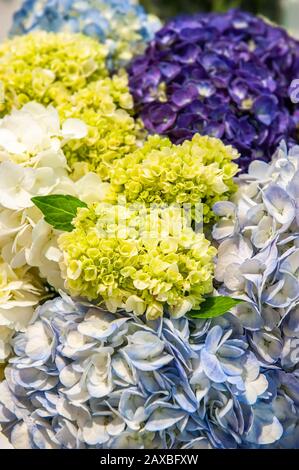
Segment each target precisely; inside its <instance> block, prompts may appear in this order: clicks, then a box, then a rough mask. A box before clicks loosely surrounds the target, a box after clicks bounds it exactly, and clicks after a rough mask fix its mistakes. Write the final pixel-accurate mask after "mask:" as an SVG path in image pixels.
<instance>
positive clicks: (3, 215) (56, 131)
mask: <svg viewBox="0 0 299 470" xmlns="http://www.w3.org/2000/svg"><path fill="white" fill-rule="evenodd" d="M86 132H87V129H86V126H85V124H84V123H83V122H81V121H79V120H77V119H68V120H66V121H65V122H63V123H62V125H61V123H60V120H59V116H58V113H57V111H56V110H55V109H54V108H53V107H51V106H49V107H47V108H45V107H44V106H42V105H40V104H37V103H33V102H32V103H28V104H26V105H25V106H24V107H23V108H22V109H21V110H15V111H13V112H12V113H11V114H10V115H7V116H5V117H4V118H3V119H2V120H0V259H1V264H0V265H1V275H0V338H1V347H0V360H1V357H2V356H6V355H7V354H8V352H9V341H10V339H11V336H12V334H13V332H14V330H17V331H18V330H20V329H21V328H24V327H25V326H26V325H27V323H28V321H29V320H30V318H31V315H32V313H33V310H34V307H35V306H36V305H37V303H38V302H39V301H40V300H41V297H42V295H44V294H45V292H44V289H45V287H43V288H42V287H41V278H42V279H44V280H46V281H47V282H48V283H49V284H50V285H51V286H53V287H55V288H59V287H62V286H63V281H62V278H61V273H60V268H59V264H58V262H59V260H60V257H61V252H60V250H59V248H58V243H57V238H58V235H59V232H58V231H57V230H54V229H53V228H52V227H51V226H50V225H48V224H47V223H46V222H45V221H44V219H43V217H42V214H41V212H40V211H39V210H38V209H37V207H35V206H34V204H33V202H32V200H31V199H32V197H34V196H45V195H49V194H70V195H74V196H78V195H80V198H81V199H82V200H83V201H85V202H87V203H88V202H90V201H101V200H102V199H105V197H106V196H105V195H106V194H107V192H108V191H109V185H107V184H106V183H102V181H101V180H100V178H99V177H98V176H97V175H96V174H93V173H88V174H87V175H85V176H84V177H82V178H80V179H79V180H78V181H77V182H76V183H74V182H73V181H72V180H71V179H70V177H69V175H68V171H67V162H66V158H65V156H64V153H63V150H62V147H63V145H65V144H66V143H67V142H68V141H69V140H70V139H72V140H73V141H76V140H78V139H80V138H82V137H84V135H85V134H86ZM32 268H35V269H32ZM2 347H3V348H4V353H3V352H2Z"/></svg>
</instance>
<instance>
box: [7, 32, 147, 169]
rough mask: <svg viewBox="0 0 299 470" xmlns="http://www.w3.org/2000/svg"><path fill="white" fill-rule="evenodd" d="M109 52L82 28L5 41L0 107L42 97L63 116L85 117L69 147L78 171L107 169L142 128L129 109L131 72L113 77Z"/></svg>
mask: <svg viewBox="0 0 299 470" xmlns="http://www.w3.org/2000/svg"><path fill="white" fill-rule="evenodd" d="M106 55H107V50H106V48H105V47H104V46H103V45H101V44H99V43H97V41H95V40H93V39H91V38H88V37H84V36H83V35H80V34H73V35H72V34H63V33H60V34H54V33H46V32H37V33H32V34H28V35H27V36H24V37H17V38H15V39H13V40H9V41H6V42H5V43H4V44H3V45H1V46H0V81H1V82H2V84H3V87H4V100H3V103H0V113H1V114H2V115H4V114H5V113H7V112H10V111H11V109H12V108H13V107H17V108H20V107H21V106H22V105H23V104H25V103H27V102H30V101H37V102H38V103H42V104H44V105H48V104H53V105H54V106H55V108H56V109H57V110H58V112H59V115H60V117H61V118H62V119H64V120H65V119H68V118H79V119H82V120H83V121H84V122H85V123H86V124H87V126H88V134H87V136H86V137H85V138H84V139H82V140H81V141H77V142H76V143H75V142H71V143H69V144H68V146H67V147H66V149H65V154H66V156H67V158H68V160H69V163H70V164H71V165H72V166H73V167H74V170H75V171H76V173H78V174H79V176H80V175H82V174H83V173H84V172H85V173H86V172H88V171H89V170H91V171H94V170H97V172H98V173H99V174H104V175H105V174H106V173H107V169H106V167H107V165H108V163H110V162H111V161H112V160H113V159H114V158H120V157H122V156H123V155H126V153H128V152H131V151H133V150H134V149H135V146H136V140H137V137H138V133H139V129H140V125H139V124H138V123H135V121H134V119H133V118H132V117H131V116H130V114H129V113H130V112H131V109H132V108H133V100H132V97H131V95H130V94H129V90H128V79H127V75H126V74H125V73H123V72H120V73H119V74H117V75H114V76H113V77H112V78H108V76H107V75H108V71H107V69H106V66H105V58H106ZM78 162H79V163H78ZM78 167H79V168H78Z"/></svg>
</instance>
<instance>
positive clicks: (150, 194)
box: [110, 134, 238, 222]
mask: <svg viewBox="0 0 299 470" xmlns="http://www.w3.org/2000/svg"><path fill="white" fill-rule="evenodd" d="M235 158H238V153H237V151H236V150H235V149H233V148H232V147H231V146H225V145H224V144H223V143H222V142H221V140H219V139H216V138H213V137H208V136H201V135H199V134H196V135H195V136H194V137H193V139H192V140H191V141H185V142H184V143H183V144H181V145H174V144H172V143H171V141H170V140H169V139H168V138H165V137H160V136H151V137H149V138H148V140H147V141H146V143H145V145H144V146H143V147H141V148H138V149H137V150H136V151H134V152H133V153H131V154H128V155H126V156H125V157H124V158H123V159H119V160H115V161H114V163H113V166H112V168H111V173H110V178H111V183H112V187H113V189H114V191H115V193H116V194H117V193H123V194H124V195H125V196H126V199H127V201H128V202H129V203H132V202H136V201H137V202H141V203H144V204H146V205H150V204H153V203H156V204H161V203H162V204H163V203H165V204H173V203H179V204H191V206H194V204H198V203H202V210H203V219H204V221H205V222H209V221H210V219H211V218H212V217H213V212H212V207H213V205H214V204H215V202H217V201H219V200H222V201H223V200H225V199H227V198H228V197H229V195H230V193H231V192H232V191H234V189H235V185H234V183H233V176H234V175H235V174H236V173H237V171H238V166H237V165H236V164H235V163H233V160H234V159H235ZM194 218H195V215H194Z"/></svg>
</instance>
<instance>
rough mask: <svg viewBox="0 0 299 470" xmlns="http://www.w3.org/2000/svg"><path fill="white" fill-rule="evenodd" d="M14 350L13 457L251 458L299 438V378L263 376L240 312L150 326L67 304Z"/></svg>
mask: <svg viewBox="0 0 299 470" xmlns="http://www.w3.org/2000/svg"><path fill="white" fill-rule="evenodd" d="M13 347H14V352H15V356H14V357H13V358H11V359H10V364H9V365H8V367H7V368H6V371H5V375H6V379H5V380H4V381H3V382H2V383H1V384H0V423H1V425H2V429H3V431H4V432H5V434H6V435H7V436H8V437H9V440H10V441H11V442H12V444H13V446H14V447H22V448H43V449H44V448H72V449H73V448H162V449H167V448H179V449H184V448H211V447H213V448H246V447H249V448H250V447H260V446H263V447H264V446H268V445H282V446H284V445H287V444H286V443H287V442H289V439H292V438H293V439H294V434H293V435H292V430H294V428H295V427H296V419H297V418H296V410H297V408H296V407H298V378H297V377H296V376H295V375H294V374H288V373H287V372H284V371H279V370H272V369H270V370H265V369H264V368H263V367H261V366H260V364H259V360H258V359H257V357H256V356H255V354H254V353H253V352H252V351H251V350H250V344H249V342H248V339H247V337H246V335H244V329H243V327H242V326H241V323H240V322H239V321H238V319H237V318H236V317H234V316H233V315H231V314H227V315H226V316H225V317H223V318H220V319H219V320H216V319H214V320H205V321H203V320H189V319H188V318H186V317H184V318H180V319H173V318H167V315H165V316H164V317H163V318H160V319H159V320H156V321H152V322H149V323H147V324H146V323H145V322H144V321H143V319H142V318H136V317H133V316H130V315H128V314H125V313H123V312H122V313H121V314H116V315H112V314H111V313H108V312H106V311H104V310H102V309H101V308H99V307H94V306H92V305H90V304H86V303H79V302H77V301H74V300H72V299H70V298H69V297H66V296H65V295H64V294H63V296H62V297H58V298H56V299H54V300H51V301H48V302H46V303H45V304H44V305H42V306H41V307H39V308H38V310H37V312H36V317H35V319H34V320H33V322H32V323H31V325H30V326H29V327H28V329H27V331H26V332H25V333H19V334H17V335H16V336H15V338H14V341H13ZM281 384H282V385H281ZM281 387H283V390H284V392H283V394H282V393H281ZM285 390H287V392H285ZM291 411H292V413H293V414H291ZM290 436H291V437H290ZM284 440H285V441H284Z"/></svg>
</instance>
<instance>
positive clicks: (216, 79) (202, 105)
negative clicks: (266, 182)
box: [130, 10, 299, 170]
mask: <svg viewBox="0 0 299 470" xmlns="http://www.w3.org/2000/svg"><path fill="white" fill-rule="evenodd" d="M298 76H299V42H298V41H297V40H296V39H293V38H291V37H290V36H289V35H288V33H287V32H286V31H285V30H284V29H282V28H280V27H278V26H275V25H273V24H270V23H269V22H267V21H265V20H264V19H263V18H261V17H257V16H254V15H252V14H250V13H246V12H242V11H239V10H230V11H228V12H226V13H199V14H195V15H192V16H188V15H184V16H181V17H178V18H175V19H172V20H170V21H169V22H168V23H167V24H166V25H165V26H164V27H163V28H162V29H161V30H160V31H158V32H157V33H156V36H155V39H154V40H153V41H152V42H151V43H150V45H149V47H148V49H147V51H146V52H145V54H144V55H142V56H140V57H138V58H137V59H136V60H135V61H133V63H132V64H131V65H130V87H131V92H132V94H133V96H134V99H135V104H136V108H137V111H138V112H139V113H140V116H141V117H142V119H143V122H144V124H145V127H146V128H147V129H148V130H149V131H150V132H151V133H158V134H163V135H167V136H169V137H170V138H171V140H172V141H173V142H174V143H180V142H182V141H184V140H185V139H186V138H188V139H190V138H192V136H193V135H194V134H195V133H197V132H200V133H201V134H207V135H211V136H215V137H218V138H220V139H222V140H223V142H224V143H226V144H230V145H233V146H234V147H236V148H237V150H238V151H239V152H240V154H241V156H240V159H239V165H240V167H241V168H242V169H243V170H246V169H247V167H248V165H249V164H250V162H251V161H252V160H255V159H258V160H263V161H266V162H267V161H269V160H270V158H271V156H272V154H273V152H274V151H275V149H276V147H277V146H278V145H279V143H280V141H281V140H282V139H283V138H284V139H286V140H287V143H288V145H293V144H294V143H295V142H296V140H297V137H298V135H297V127H298V123H299V113H298V108H297V107H296V104H294V103H293V102H292V101H291V98H290V93H289V87H290V85H291V82H292V80H293V79H294V78H295V77H298Z"/></svg>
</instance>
